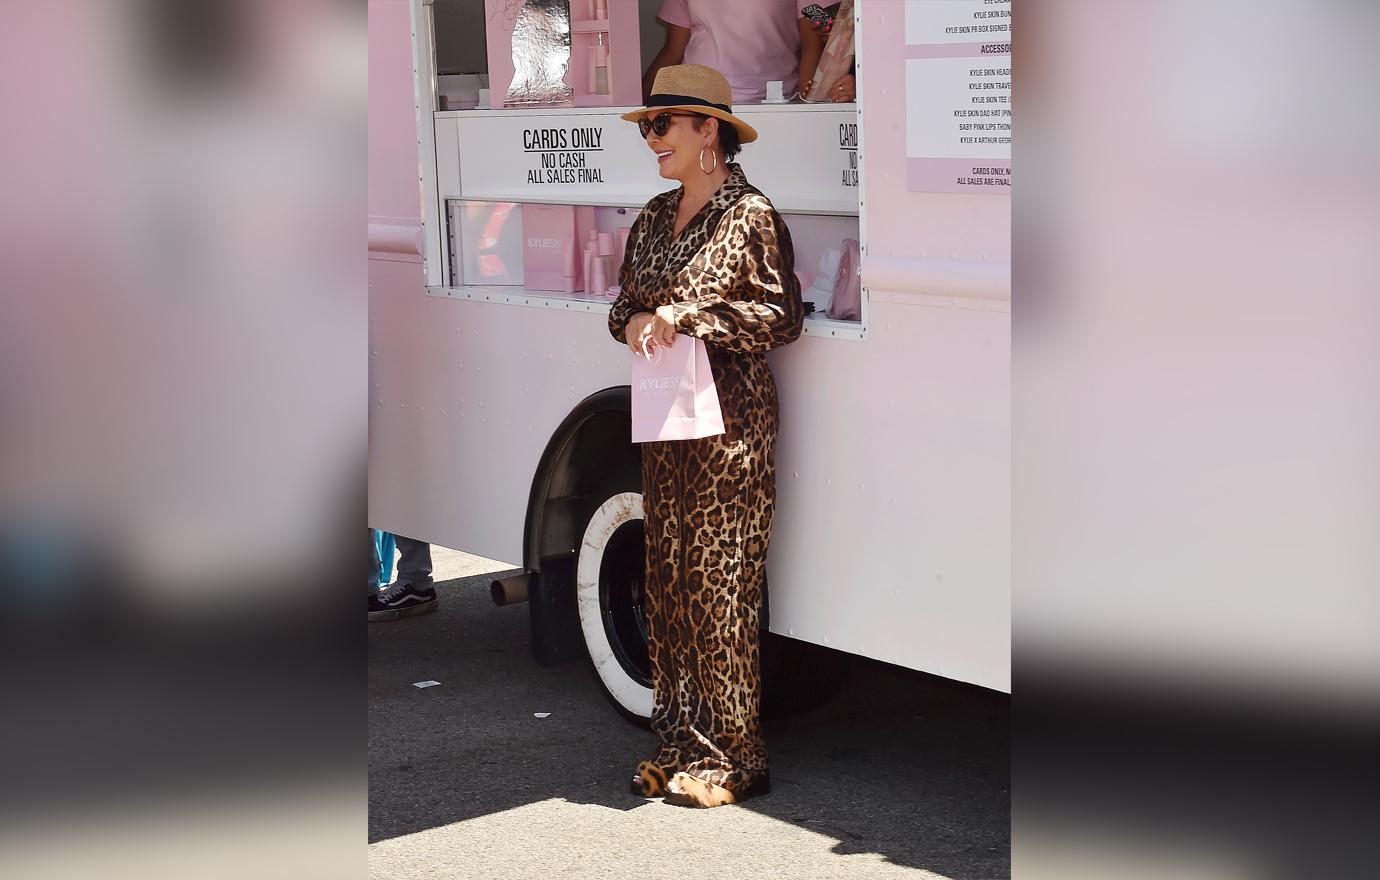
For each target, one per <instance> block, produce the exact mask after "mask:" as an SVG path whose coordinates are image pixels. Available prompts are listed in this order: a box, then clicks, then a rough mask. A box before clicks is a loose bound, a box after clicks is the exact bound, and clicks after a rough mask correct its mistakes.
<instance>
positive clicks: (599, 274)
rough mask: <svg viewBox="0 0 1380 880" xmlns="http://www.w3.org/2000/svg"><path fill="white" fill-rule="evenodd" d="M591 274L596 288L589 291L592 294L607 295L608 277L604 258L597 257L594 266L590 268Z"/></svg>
mask: <svg viewBox="0 0 1380 880" xmlns="http://www.w3.org/2000/svg"><path fill="white" fill-rule="evenodd" d="M590 276H591V280H592V282H593V284H594V289H593V290H591V291H589V292H590V293H592V294H596V295H598V296H605V295H606V294H607V288H608V279H607V278H605V277H604V261H603V260H600V259H598V258H597V257H596V258H595V260H594V268H593V269H591V270H590Z"/></svg>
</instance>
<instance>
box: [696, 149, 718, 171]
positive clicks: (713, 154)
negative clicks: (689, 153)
mask: <svg viewBox="0 0 1380 880" xmlns="http://www.w3.org/2000/svg"><path fill="white" fill-rule="evenodd" d="M708 149H709V148H708V147H701V148H700V170H701V171H703V172H704V173H705V174H713V173H714V171H715V170H716V169H717V168H718V167H719V154H718V153H716V152H714V151H713V150H709V155H710V156H713V157H714V164H713V165H711V166H709V167H708V168H705V167H704V151H705V150H708Z"/></svg>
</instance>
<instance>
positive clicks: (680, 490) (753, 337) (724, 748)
mask: <svg viewBox="0 0 1380 880" xmlns="http://www.w3.org/2000/svg"><path fill="white" fill-rule="evenodd" d="M728 167H729V177H728V179H727V180H726V181H725V182H724V184H723V185H722V186H721V187H720V188H719V191H718V192H717V193H716V194H715V195H714V196H713V197H712V198H711V199H710V201H709V203H708V204H706V205H705V206H704V208H702V209H701V210H700V212H699V213H698V214H696V215H695V216H694V217H693V218H692V219H691V220H690V222H689V223H688V224H687V225H686V226H685V228H684V229H683V230H682V231H681V234H680V235H679V236H678V237H677V236H675V235H674V229H675V220H676V210H677V208H678V206H679V205H680V199H681V196H682V194H683V193H684V189H677V190H673V191H671V192H667V193H662V194H661V195H658V196H657V197H655V198H653V199H652V200H651V201H650V202H648V203H647V205H646V207H645V208H644V209H643V211H642V213H641V214H640V215H639V216H638V218H637V220H636V222H635V223H634V225H633V228H632V231H631V233H630V234H629V238H628V250H627V256H626V258H625V260H624V263H623V267H622V271H621V272H620V273H619V278H618V281H619V285H620V288H621V293H620V294H619V297H618V299H617V301H615V302H614V304H613V307H612V309H611V310H610V312H609V332H611V333H612V334H613V337H614V338H615V339H617V340H618V341H619V342H623V341H624V339H623V333H624V330H625V328H626V327H627V323H628V319H629V318H630V317H632V316H633V315H634V314H636V313H637V312H651V311H654V310H655V309H656V308H657V307H658V306H662V305H666V304H668V303H672V304H674V306H673V312H674V315H675V323H676V327H677V328H678V330H679V332H681V333H684V334H687V335H691V336H695V337H698V338H699V339H702V340H704V342H705V343H706V345H707V348H708V351H709V362H710V366H711V369H712V370H713V373H714V382H715V385H716V387H717V389H718V394H719V403H720V406H721V407H722V409H723V416H724V427H725V429H726V432H725V433H724V434H722V435H719V436H717V437H707V438H704V439H701V440H681V441H669V442H657V443H645V444H643V445H642V489H643V493H644V509H645V513H646V523H645V526H646V535H647V579H646V588H645V591H644V608H645V611H646V617H647V629H648V638H649V646H648V653H649V656H650V660H651V668H652V679H653V689H654V692H655V700H654V705H653V708H652V721H651V723H652V730H653V731H654V732H655V733H656V735H657V737H658V740H659V748H658V751H657V755H656V757H655V758H654V759H653V762H654V763H656V764H657V765H659V766H660V767H662V768H664V769H665V771H666V772H667V774H668V775H670V774H673V773H675V772H676V771H684V772H687V773H689V774H690V775H692V776H695V777H698V778H700V779H703V780H704V781H706V782H710V783H713V784H715V785H720V786H722V787H724V788H727V789H729V790H730V791H733V790H741V789H743V788H745V787H747V786H748V785H752V784H754V783H755V782H758V781H760V780H761V777H763V776H765V774H766V772H767V750H766V746H765V744H764V742H763V740H762V735H761V730H760V727H759V724H758V715H759V710H760V705H761V690H762V689H761V674H760V671H761V670H760V667H761V652H760V634H761V628H762V627H761V624H762V621H763V614H764V605H765V600H766V596H765V581H766V576H765V565H766V559H767V544H768V541H769V540H770V537H771V524H772V513H773V510H774V507H775V503H776V472H775V467H774V464H773V449H774V446H775V442H776V433H777V428H778V424H779V417H778V406H777V395H776V382H775V380H774V379H773V377H772V373H771V369H770V367H768V365H767V358H766V352H767V351H768V350H770V349H772V348H775V347H777V346H779V345H785V344H786V343H788V342H792V341H794V340H795V339H797V338H798V337H799V336H800V333H801V329H802V323H801V322H802V320H803V319H804V309H803V307H802V305H801V301H800V285H799V282H798V281H797V280H796V277H795V254H794V251H793V248H792V245H791V236H790V232H789V231H788V230H787V229H786V225H785V223H784V222H783V221H782V219H781V216H780V215H779V214H778V213H777V212H776V210H775V209H774V208H773V207H772V205H771V202H770V201H768V200H767V198H766V197H765V196H764V195H762V193H761V192H760V191H758V190H757V189H755V188H754V187H752V186H751V185H749V184H748V182H747V179H746V178H745V177H744V176H743V172H742V169H741V168H740V167H739V166H738V165H737V164H730V165H729V166H728Z"/></svg>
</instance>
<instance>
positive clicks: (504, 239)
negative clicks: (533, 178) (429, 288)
mask: <svg viewBox="0 0 1380 880" xmlns="http://www.w3.org/2000/svg"><path fill="white" fill-rule="evenodd" d="M450 208H451V216H450V228H451V234H452V235H453V236H455V237H456V241H455V243H454V244H455V248H454V251H455V265H453V266H452V271H453V272H454V275H453V280H454V281H457V282H459V283H460V284H478V285H485V286H493V285H513V286H520V285H522V283H523V277H522V276H523V271H522V263H523V257H524V254H523V240H522V238H523V237H522V227H523V213H524V212H523V207H522V206H521V205H519V204H515V203H513V202H466V201H455V202H451V203H450Z"/></svg>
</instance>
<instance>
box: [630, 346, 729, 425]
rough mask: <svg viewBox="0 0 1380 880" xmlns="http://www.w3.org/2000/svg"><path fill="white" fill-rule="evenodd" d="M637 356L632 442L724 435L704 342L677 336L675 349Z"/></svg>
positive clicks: (634, 363)
mask: <svg viewBox="0 0 1380 880" xmlns="http://www.w3.org/2000/svg"><path fill="white" fill-rule="evenodd" d="M652 352H653V353H652V354H651V355H637V354H634V355H632V359H633V362H632V440H633V442H634V443H648V442H651V441H653V440H696V439H698V438H700V437H713V436H714V435H715V434H722V433H723V432H724V414H723V411H722V410H721V409H719V392H718V389H716V388H715V387H714V374H713V373H712V372H710V369H709V350H708V349H707V348H705V347H704V342H703V341H702V340H699V339H694V338H692V337H689V336H682V335H677V336H676V340H675V344H674V345H672V346H671V347H670V348H665V347H664V346H659V345H658V346H656V347H655V348H653V349H652Z"/></svg>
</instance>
